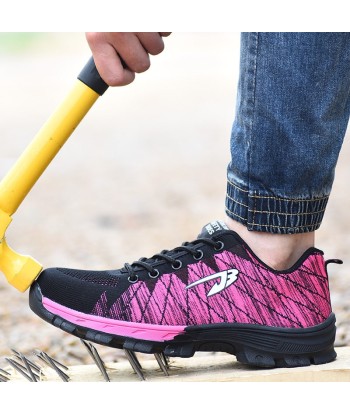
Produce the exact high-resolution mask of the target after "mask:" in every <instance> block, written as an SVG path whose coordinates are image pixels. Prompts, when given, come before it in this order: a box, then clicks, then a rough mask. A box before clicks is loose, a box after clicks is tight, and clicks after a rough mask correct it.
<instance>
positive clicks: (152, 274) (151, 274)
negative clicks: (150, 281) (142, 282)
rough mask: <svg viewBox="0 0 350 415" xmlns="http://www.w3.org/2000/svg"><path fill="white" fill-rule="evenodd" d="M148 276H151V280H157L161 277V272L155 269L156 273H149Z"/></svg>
mask: <svg viewBox="0 0 350 415" xmlns="http://www.w3.org/2000/svg"><path fill="white" fill-rule="evenodd" d="M148 276H149V277H150V278H157V277H158V276H159V271H158V270H157V269H156V268H155V269H154V273H152V272H149V273H148Z"/></svg>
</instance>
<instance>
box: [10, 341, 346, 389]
mask: <svg viewBox="0 0 350 415" xmlns="http://www.w3.org/2000/svg"><path fill="white" fill-rule="evenodd" d="M336 351H337V354H338V357H337V359H336V360H335V361H334V362H332V363H328V364H325V365H312V366H307V367H301V368H292V369H285V368H276V369H255V368H249V367H247V366H246V365H243V364H241V363H238V362H237V361H236V359H235V357H234V356H231V355H228V354H225V353H215V354H209V353H205V354H202V355H201V353H197V354H196V355H195V356H194V357H192V358H190V359H181V358H173V359H171V360H170V362H169V363H170V368H169V370H168V371H169V376H165V375H164V373H163V372H162V371H161V370H160V368H159V366H158V364H157V362H156V360H155V359H153V358H150V356H145V355H142V354H137V357H138V359H139V361H140V363H141V365H142V368H143V373H144V376H145V380H146V381H148V382H154V381H156V382H160V381H161V382H349V381H350V347H341V348H337V349H336ZM105 365H106V369H107V373H108V375H109V377H110V380H111V381H112V382H140V378H139V377H138V376H137V375H136V374H135V373H134V372H133V370H132V368H131V366H130V364H129V363H128V361H126V360H125V361H121V362H118V363H110V364H109V363H106V364H105ZM7 369H8V371H9V372H10V373H11V381H14V382H16V381H17V382H27V381H26V380H25V379H24V378H23V377H22V376H20V375H19V374H17V373H15V371H14V370H13V369H12V368H7ZM43 369H44V370H43V371H44V376H43V377H42V381H47V382H61V380H60V378H59V377H58V375H57V374H56V373H55V372H54V371H53V370H52V369H50V368H48V367H43ZM67 374H68V375H69V377H70V381H71V382H104V379H103V376H102V374H101V373H100V371H99V369H98V368H97V366H95V365H85V366H72V367H69V370H68V372H67Z"/></svg>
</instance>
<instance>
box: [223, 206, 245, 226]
mask: <svg viewBox="0 0 350 415" xmlns="http://www.w3.org/2000/svg"><path fill="white" fill-rule="evenodd" d="M226 211H227V212H229V213H231V215H234V216H237V218H240V219H242V220H243V221H244V223H246V222H247V219H246V218H243V217H242V216H239V215H237V213H235V212H232V210H230V209H229V208H228V207H226Z"/></svg>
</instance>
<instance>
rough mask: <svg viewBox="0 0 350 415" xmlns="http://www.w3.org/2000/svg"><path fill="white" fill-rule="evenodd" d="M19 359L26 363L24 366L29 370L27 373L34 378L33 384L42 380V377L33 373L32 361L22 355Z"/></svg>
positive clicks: (20, 354)
mask: <svg viewBox="0 0 350 415" xmlns="http://www.w3.org/2000/svg"><path fill="white" fill-rule="evenodd" d="M19 358H20V359H21V360H22V362H23V363H24V365H25V367H26V369H27V373H28V375H29V376H30V377H31V378H32V380H33V382H37V381H38V380H39V379H40V377H39V376H38V375H37V374H36V373H34V372H33V371H32V368H31V365H30V361H29V360H28V359H27V358H26V357H25V356H24V355H23V354H22V353H19Z"/></svg>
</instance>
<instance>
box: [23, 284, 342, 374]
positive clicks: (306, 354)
mask: <svg viewBox="0 0 350 415" xmlns="http://www.w3.org/2000/svg"><path fill="white" fill-rule="evenodd" d="M29 305H30V308H31V309H32V311H33V312H34V313H35V314H37V315H38V316H39V317H41V318H42V319H43V320H45V321H47V322H48V323H50V324H52V325H53V326H56V327H58V328H60V329H61V330H64V331H65V332H67V333H70V334H72V335H74V336H76V337H79V338H81V339H85V340H88V341H92V342H94V343H98V344H102V345H105V346H109V347H113V348H118V349H127V350H132V351H134V352H141V353H152V354H153V353H160V352H163V353H164V354H165V355H166V356H169V357H183V358H187V357H192V356H193V355H194V354H195V353H196V352H198V351H206V352H226V353H229V354H232V355H235V356H236V359H237V360H238V361H239V362H241V363H244V364H247V365H250V366H254V367H263V368H274V367H301V366H309V365H311V364H315V365H318V364H324V363H329V362H331V361H333V360H335V358H336V356H337V354H336V352H335V350H334V340H335V333H336V326H335V321H336V319H335V315H334V314H333V313H332V314H331V315H330V316H329V317H328V318H327V319H326V320H325V321H324V322H323V323H321V324H319V325H317V326H313V327H310V328H304V329H296V328H291V329H287V328H279V327H267V326H260V325H255V324H239V323H232V324H231V323H218V324H207V325H197V326H187V327H184V330H183V332H182V333H181V334H177V335H175V337H174V338H173V339H172V340H165V341H154V340H143V339H137V338H133V337H127V336H121V335H117V334H110V333H106V332H103V331H99V330H95V329H93V328H87V327H84V326H81V325H79V324H76V323H73V322H71V321H68V320H66V319H65V318H63V317H61V316H59V315H57V314H54V313H52V312H51V311H49V310H47V308H45V306H44V304H43V297H42V294H41V290H40V287H39V284H38V283H36V282H34V284H33V285H32V286H31V288H30V293H29Z"/></svg>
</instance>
